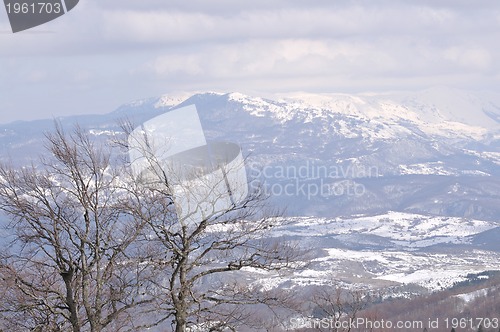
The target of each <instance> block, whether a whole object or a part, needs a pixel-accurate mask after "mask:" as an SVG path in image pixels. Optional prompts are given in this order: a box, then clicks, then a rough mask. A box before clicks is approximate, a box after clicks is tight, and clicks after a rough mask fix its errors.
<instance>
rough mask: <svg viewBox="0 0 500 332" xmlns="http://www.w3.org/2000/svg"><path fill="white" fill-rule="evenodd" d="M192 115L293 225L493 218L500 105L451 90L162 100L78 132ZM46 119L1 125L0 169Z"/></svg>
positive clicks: (499, 198)
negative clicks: (379, 218) (360, 218)
mask: <svg viewBox="0 0 500 332" xmlns="http://www.w3.org/2000/svg"><path fill="white" fill-rule="evenodd" d="M188 104H196V106H197V108H198V111H199V114H200V118H201V120H202V126H203V128H204V131H205V134H206V136H207V139H209V140H226V141H232V142H236V143H238V144H240V145H241V146H242V147H243V153H244V154H245V155H247V156H248V162H247V168H248V173H249V175H250V177H251V179H252V181H253V182H252V185H254V186H255V184H256V183H257V182H260V183H262V184H264V189H265V190H267V191H268V193H269V194H270V195H271V196H273V197H274V201H275V203H277V204H280V205H282V206H284V207H286V208H287V210H288V212H289V213H290V214H291V215H315V216H323V217H335V216H339V215H351V214H359V213H384V212H386V211H388V210H394V211H406V212H415V213H430V214H434V215H442V216H458V217H471V218H477V219H484V220H498V219H500V204H498V203H499V202H500V167H499V165H500V107H499V106H497V105H500V95H495V94H471V93H468V92H463V91H458V90H452V89H448V88H442V87H440V88H433V89H429V90H425V91H421V92H416V93H392V94H364V95H345V94H322V95H313V94H304V93H302V94H297V93H296V94H289V95H282V96H276V97H275V98H273V99H270V98H268V99H266V98H260V97H252V96H247V95H243V94H241V93H201V94H196V95H193V96H190V97H186V96H184V97H176V96H160V97H157V98H150V99H144V100H139V101H134V102H132V103H129V104H125V105H123V106H121V107H119V108H118V109H117V110H116V111H114V112H112V113H110V114H107V115H86V116H79V117H68V118H62V119H60V120H61V121H62V123H63V124H64V125H72V124H73V123H75V122H78V123H79V124H80V125H82V126H85V127H88V129H89V131H90V132H91V133H92V134H94V135H96V137H99V138H106V137H109V136H110V135H116V134H119V128H118V125H117V122H118V120H119V119H123V118H128V119H131V120H132V121H133V122H135V123H137V124H139V123H141V122H143V121H145V120H147V119H149V118H152V117H154V116H156V115H158V114H161V113H164V112H168V111H169V110H170V109H173V108H176V107H180V106H183V105H188ZM52 126H53V120H46V121H35V122H17V123H12V124H7V125H2V126H0V143H1V145H0V149H1V151H0V152H1V156H2V158H3V159H5V158H8V156H11V157H12V158H13V159H14V160H20V159H27V158H29V157H31V156H33V155H34V154H36V153H38V152H39V151H40V142H41V140H40V137H41V134H42V132H43V131H47V130H50V129H51V128H52Z"/></svg>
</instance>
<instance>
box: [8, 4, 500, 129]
mask: <svg viewBox="0 0 500 332" xmlns="http://www.w3.org/2000/svg"><path fill="white" fill-rule="evenodd" d="M499 17H500V3H497V2H491V1H489V2H488V1H478V2H474V3H473V4H472V3H471V2H468V1H460V0H457V1H439V2H436V1H431V0H426V1H419V2H411V3H410V2H401V1H396V0H382V1H377V2H351V1H335V2H332V1H326V0H325V1H314V2H305V1H298V0H297V1H295V0H276V1H264V0H256V1H252V2H241V1H240V2H238V1H231V0H214V1H211V2H206V1H202V0H193V1H189V2H177V1H173V2H167V1H164V0H143V1H136V0H122V1H120V2H116V1H113V0H100V1H81V2H80V4H79V5H78V6H77V7H76V8H75V9H74V10H73V11H71V12H70V13H68V14H67V15H65V16H63V17H61V18H59V19H57V20H55V21H53V22H51V23H49V24H47V25H46V26H42V27H40V28H36V29H34V30H32V31H28V32H26V33H20V34H15V35H13V34H9V33H2V34H0V45H2V48H0V59H1V61H0V67H1V68H0V69H1V70H2V76H0V87H2V88H3V94H2V99H3V101H2V100H0V109H1V110H2V114H15V116H19V117H25V118H28V117H30V116H33V111H32V109H33V108H34V107H36V108H37V112H38V113H37V116H46V115H47V114H49V112H50V114H53V112H54V109H55V107H53V105H52V103H53V101H52V100H51V99H50V98H49V97H48V96H50V95H51V91H53V90H54V89H56V90H64V91H65V96H66V98H67V100H68V101H67V103H66V104H64V101H60V104H59V105H58V107H60V109H56V111H55V112H56V114H59V112H60V113H65V112H70V110H71V112H74V113H81V112H86V111H87V110H88V109H90V108H92V109H93V110H95V109H96V104H95V103H97V101H96V100H97V98H94V99H95V100H93V101H90V100H87V99H89V98H91V96H92V94H93V93H95V94H96V95H99V96H100V97H99V100H100V101H102V105H103V109H102V111H111V109H107V107H110V106H109V105H115V106H117V105H118V104H120V103H121V102H126V101H129V100H130V99H131V98H140V97H145V96H148V95H156V94H161V93H168V92H169V91H174V90H175V91H179V90H215V89H219V90H231V91H235V90H241V91H243V92H245V91H260V92H263V93H265V92H268V91H282V92H286V91H289V90H307V91H311V92H314V91H330V92H335V91H338V90H340V91H342V92H350V91H352V92H358V91H361V90H380V89H390V90H393V89H413V88H425V87H427V86H430V85H434V84H440V85H452V86H458V87H462V88H470V89H485V88H489V89H495V88H498V85H499V83H500V80H499V76H500V66H499V65H498V58H499V57H500V50H499V46H498V39H499V37H500V34H499V31H500V19H499ZM5 19H6V17H3V16H1V15H0V27H6V26H7V25H6V22H5ZM137 82H141V84H140V85H139V84H138V83H137ZM93 90H95V91H94V92H92V91H93ZM82 91H85V93H82ZM20 94H25V95H27V96H28V97H29V96H30V95H33V96H35V95H36V96H47V97H46V99H43V97H42V98H41V99H40V98H38V99H37V101H36V102H34V101H30V100H32V99H33V98H25V99H23V100H19V99H15V98H18V96H19V95H20ZM84 98H86V99H84ZM74 101H78V102H76V103H75V102H74ZM2 105H3V106H2ZM5 105H9V109H8V110H7V109H6V108H5V107H6V106H5ZM13 105H16V106H17V108H18V109H17V110H16V112H12V110H11V109H12V106H13ZM104 105H105V106H104ZM2 107H3V109H2ZM13 119H14V118H11V119H9V120H13ZM5 121H8V120H7V117H4V118H0V122H5Z"/></svg>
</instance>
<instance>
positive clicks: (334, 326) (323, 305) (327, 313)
mask: <svg viewBox="0 0 500 332" xmlns="http://www.w3.org/2000/svg"><path fill="white" fill-rule="evenodd" d="M371 300H372V299H371V296H370V294H369V293H368V292H366V291H362V290H350V289H344V288H342V287H340V286H338V285H336V284H333V285H326V286H321V287H320V288H319V289H318V290H317V291H316V292H315V293H314V294H313V298H312V303H313V304H314V305H315V309H314V314H315V316H316V317H317V318H319V319H321V320H323V321H327V322H328V324H324V325H328V326H327V327H324V326H321V325H320V328H319V330H321V331H323V330H325V331H332V332H349V331H351V330H352V324H350V322H353V321H356V319H357V318H358V317H360V316H359V315H360V313H361V312H362V310H364V309H365V308H366V307H367V306H368V304H369V303H370V302H371Z"/></svg>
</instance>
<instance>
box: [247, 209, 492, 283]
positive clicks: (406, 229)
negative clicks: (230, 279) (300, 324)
mask: <svg viewBox="0 0 500 332" xmlns="http://www.w3.org/2000/svg"><path fill="white" fill-rule="evenodd" d="M495 227H498V225H497V224H495V223H494V222H488V221H480V220H467V219H463V218H450V217H433V216H423V215H417V214H410V213H401V212H389V213H387V214H384V215H377V216H358V217H354V218H336V219H318V218H308V217H303V218H296V219H294V222H293V223H292V224H290V225H287V226H286V227H282V228H279V229H277V230H276V231H275V233H274V235H275V236H287V237H291V238H293V239H295V240H297V241H300V242H301V243H303V244H304V246H305V247H309V248H312V249H316V250H318V251H319V252H320V254H318V255H317V257H316V258H314V259H312V260H311V262H310V263H311V264H310V265H309V267H308V268H307V269H306V270H304V271H301V272H297V273H292V274H290V275H286V276H283V275H274V274H266V273H263V274H262V273H260V274H259V275H258V282H257V283H258V284H260V285H263V287H265V288H268V289H269V288H274V287H296V286H307V285H315V284H316V285H317V284H328V283H332V282H333V281H335V282H337V283H342V284H344V285H346V286H348V287H370V288H377V287H387V286H402V285H418V286H421V287H423V288H426V289H428V290H440V289H445V288H448V287H450V286H452V285H453V284H454V283H456V282H460V281H463V280H466V277H467V275H468V274H471V273H479V272H482V271H487V270H499V269H500V264H499V262H500V253H499V252H493V251H488V250H481V249H477V248H476V249H474V248H472V247H468V246H467V243H468V242H469V241H470V240H469V239H470V237H471V236H473V235H475V234H478V233H481V232H484V231H486V230H489V229H492V228H495ZM372 235H376V236H377V237H380V238H383V239H384V240H387V243H388V244H386V245H385V246H382V247H378V248H373V249H371V248H369V249H366V248H361V247H360V248H359V249H356V248H352V244H351V247H349V248H346V247H345V246H342V245H338V242H328V241H327V240H328V239H336V240H341V241H346V240H352V241H356V238H357V237H359V236H372ZM325 239H327V240H325ZM361 241H362V240H361ZM328 243H332V244H333V245H328ZM445 243H447V244H455V245H456V244H459V245H461V246H455V247H453V249H452V250H446V249H443V250H441V249H442V248H440V247H437V248H436V247H432V248H433V249H432V250H427V249H429V248H430V246H433V245H435V244H445ZM443 248H445V247H443ZM289 280H292V282H291V283H290V281H289ZM285 285H286V286H285Z"/></svg>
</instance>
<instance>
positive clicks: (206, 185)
mask: <svg viewBox="0 0 500 332" xmlns="http://www.w3.org/2000/svg"><path fill="white" fill-rule="evenodd" d="M123 128H124V129H125V132H127V133H128V134H129V142H128V143H129V145H130V137H131V134H132V131H133V126H131V125H130V124H125V125H124V126H123ZM142 135H143V136H140V137H135V138H134V137H133V136H132V139H137V140H140V142H132V145H133V147H131V146H129V148H136V149H140V150H141V151H139V152H140V154H137V153H136V154H135V155H140V157H141V158H142V161H141V162H142V163H143V164H144V161H146V163H147V172H145V173H143V174H141V176H138V177H137V178H138V180H137V184H136V188H134V190H133V191H134V193H137V192H141V194H140V195H139V196H137V197H136V198H135V199H133V200H130V202H134V204H136V206H135V207H130V210H131V211H140V213H138V214H137V215H136V216H135V217H136V218H138V219H141V220H142V222H146V223H148V225H149V226H150V228H151V231H152V234H153V237H152V238H154V241H155V242H156V243H157V244H158V250H159V252H158V258H157V259H156V260H155V267H156V268H157V269H158V271H159V273H158V278H157V280H156V281H155V285H154V286H155V287H152V288H151V289H154V290H155V292H156V293H155V294H154V295H155V296H157V298H158V299H159V301H158V303H157V305H158V307H157V312H158V313H160V314H161V316H160V320H161V321H164V322H171V325H172V328H173V329H174V330H175V331H177V332H181V331H187V330H188V329H189V328H190V327H196V328H199V329H204V330H206V331H225V330H236V329H238V327H239V326H242V325H246V326H252V325H253V324H258V319H256V318H255V317H256V311H259V310H260V311H262V310H264V309H263V308H266V310H267V312H269V309H270V308H271V310H273V308H279V307H280V306H283V305H284V303H285V302H286V300H287V299H286V298H287V297H288V296H289V295H290V294H285V293H286V292H266V291H264V290H263V289H262V285H260V284H259V283H258V282H256V281H255V280H252V279H251V278H250V276H249V272H250V271H255V270H260V271H264V272H265V271H282V270H286V269H290V268H293V267H298V266H299V263H298V261H299V256H300V255H302V254H303V252H301V251H300V250H299V249H298V246H297V245H296V244H294V243H292V242H290V241H285V240H284V239H283V238H281V237H273V235H272V229H273V227H275V226H280V225H283V224H284V223H286V218H282V217H280V214H279V213H278V212H277V211H273V210H272V209H269V208H268V207H267V204H266V197H264V195H262V194H261V193H260V192H259V191H254V192H250V193H248V195H246V196H245V197H241V199H238V200H231V203H230V204H228V205H224V206H223V208H220V205H221V204H220V202H221V201H223V200H224V201H227V199H226V198H227V197H225V195H226V194H227V193H224V192H219V191H217V190H216V189H215V188H219V187H223V188H224V186H225V185H227V177H228V176H229V175H227V174H230V173H231V171H232V170H231V169H227V168H226V166H224V165H223V164H221V163H219V162H215V163H214V164H212V166H211V168H210V170H209V171H208V172H207V171H206V170H200V169H199V168H197V167H192V168H190V167H188V166H189V165H181V167H178V166H176V165H173V164H169V163H168V162H166V161H165V160H163V159H162V158H160V157H158V155H157V153H156V151H155V149H156V146H155V142H154V141H153V140H152V139H151V138H150V137H148V136H147V135H148V134H147V132H142ZM156 143H157V142H156ZM200 153H201V152H200ZM132 162H133V161H132ZM238 166H241V165H236V166H235V165H233V167H238ZM170 167H172V168H173V169H169V168H170ZM210 172H219V173H220V174H223V176H221V177H219V178H217V177H215V178H214V177H213V176H209V175H207V174H211V173H210ZM179 173H184V174H183V176H182V177H183V178H184V179H186V178H189V179H195V180H192V181H182V179H180V178H179V177H178V175H179ZM244 185H247V184H246V183H245V184H244ZM138 188H142V190H139V189H138ZM228 190H229V191H230V190H231V189H230V188H229V189H228ZM179 192H181V193H187V194H185V195H184V198H183V199H184V201H182V202H181V203H179V200H177V201H176V194H178V193H179ZM132 194H133V193H132ZM186 197H187V198H186ZM187 200H188V201H187ZM186 201H187V202H186ZM145 211H147V213H145ZM195 217H196V218H195ZM284 294H285V296H283V295H284ZM254 327H255V326H254Z"/></svg>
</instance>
